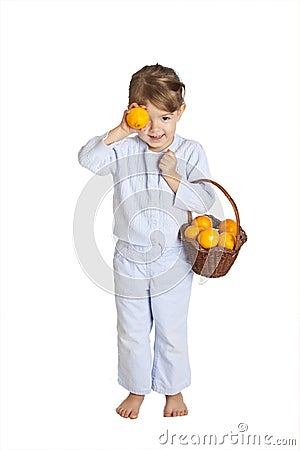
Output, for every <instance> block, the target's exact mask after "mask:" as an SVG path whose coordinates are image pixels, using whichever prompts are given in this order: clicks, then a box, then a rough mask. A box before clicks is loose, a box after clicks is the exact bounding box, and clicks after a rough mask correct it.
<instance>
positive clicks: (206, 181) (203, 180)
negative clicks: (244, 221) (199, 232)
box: [188, 178, 241, 250]
mask: <svg viewBox="0 0 300 450" xmlns="http://www.w3.org/2000/svg"><path fill="white" fill-rule="evenodd" d="M202 182H205V183H211V184H214V185H215V186H217V187H218V188H219V189H220V190H221V191H222V192H223V194H224V195H225V196H226V197H227V199H228V200H229V201H230V203H231V206H232V208H233V210H234V214H235V218H236V225H237V236H236V241H235V250H236V249H238V247H239V244H240V230H241V226H240V215H239V211H238V209H237V206H236V204H235V202H234V200H233V199H232V197H230V195H229V194H228V192H227V191H226V189H224V188H223V186H221V185H220V184H219V183H217V182H216V181H213V180H209V179H206V178H201V179H200V180H196V181H192V183H202ZM188 220H189V223H191V221H192V213H191V211H188Z"/></svg>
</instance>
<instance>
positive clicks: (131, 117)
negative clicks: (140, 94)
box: [126, 106, 150, 130]
mask: <svg viewBox="0 0 300 450" xmlns="http://www.w3.org/2000/svg"><path fill="white" fill-rule="evenodd" d="M149 120H150V117H149V114H148V111H147V110H146V109H145V108H141V107H140V106H137V107H135V108H131V110H130V112H129V113H128V114H127V116H126V122H127V124H128V125H129V126H130V127H131V128H135V129H136V130H141V129H142V128H145V126H146V125H147V123H148V122H149Z"/></svg>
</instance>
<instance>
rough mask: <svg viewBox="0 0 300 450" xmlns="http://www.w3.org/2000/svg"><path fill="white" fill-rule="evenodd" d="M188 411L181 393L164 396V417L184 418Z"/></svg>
mask: <svg viewBox="0 0 300 450" xmlns="http://www.w3.org/2000/svg"><path fill="white" fill-rule="evenodd" d="M187 413H188V409H187V407H186V404H185V403H184V401H183V397H182V393H181V392H179V393H178V394H175V395H166V406H165V409H164V417H175V416H186V415H187Z"/></svg>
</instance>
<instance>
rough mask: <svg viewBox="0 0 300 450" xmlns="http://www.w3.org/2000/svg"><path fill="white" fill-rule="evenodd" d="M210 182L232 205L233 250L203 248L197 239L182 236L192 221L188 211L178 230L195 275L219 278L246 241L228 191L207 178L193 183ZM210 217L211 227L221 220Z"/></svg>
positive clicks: (228, 267) (229, 266)
mask: <svg viewBox="0 0 300 450" xmlns="http://www.w3.org/2000/svg"><path fill="white" fill-rule="evenodd" d="M200 182H201V183H202V182H207V183H212V184H213V185H215V186H217V187H218V188H219V189H220V190H221V191H222V192H223V194H224V195H225V196H226V197H227V198H228V200H229V201H230V203H231V206H232V207H233V210H234V213H235V217H236V224H237V236H236V243H235V247H234V249H233V250H230V249H228V248H224V247H219V246H216V247H213V248H211V249H205V248H203V247H201V246H200V245H199V243H198V240H197V239H191V238H186V237H185V236H184V231H185V229H186V228H187V227H188V226H189V225H191V223H192V214H191V212H190V211H189V219H188V220H189V223H186V224H183V225H182V226H181V227H180V230H179V237H180V239H181V240H182V242H183V244H184V248H185V252H186V254H187V257H188V259H189V261H190V263H191V264H192V269H193V271H194V272H195V273H196V274H197V275H201V276H203V277H206V278H219V277H223V276H224V275H226V274H227V272H228V271H229V269H230V268H231V266H232V265H233V263H234V261H235V260H236V258H237V256H238V254H239V251H240V249H241V247H242V245H243V244H244V243H245V242H246V241H247V235H246V233H245V231H244V230H243V229H242V227H241V225H240V216H239V212H238V209H237V206H236V204H235V202H234V201H233V199H232V198H231V197H230V195H229V194H228V192H227V191H226V190H225V189H224V188H223V187H222V186H221V185H220V184H219V183H217V182H216V181H212V180H208V179H200V180H197V181H194V182H193V183H200ZM208 217H210V218H211V219H212V222H213V227H214V228H218V226H219V224H220V222H221V220H219V219H217V218H216V217H214V216H212V215H208Z"/></svg>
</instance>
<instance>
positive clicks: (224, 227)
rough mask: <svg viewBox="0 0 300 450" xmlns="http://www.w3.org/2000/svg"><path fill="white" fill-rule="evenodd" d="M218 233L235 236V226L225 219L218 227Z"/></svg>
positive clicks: (231, 221) (232, 221) (233, 222)
mask: <svg viewBox="0 0 300 450" xmlns="http://www.w3.org/2000/svg"><path fill="white" fill-rule="evenodd" d="M219 231H220V233H224V231H227V232H228V233H232V234H233V235H234V236H236V235H237V224H236V222H235V221H234V220H232V219H225V220H223V222H221V223H220V225H219Z"/></svg>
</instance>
